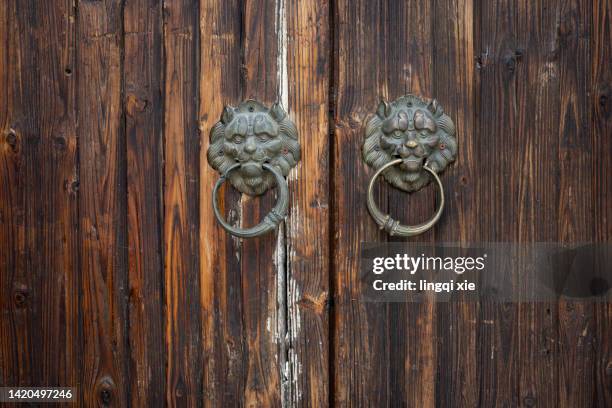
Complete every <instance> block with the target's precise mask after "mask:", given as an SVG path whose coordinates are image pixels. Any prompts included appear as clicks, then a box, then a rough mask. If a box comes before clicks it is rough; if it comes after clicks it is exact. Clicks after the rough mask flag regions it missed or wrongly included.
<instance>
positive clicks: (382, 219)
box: [367, 159, 444, 237]
mask: <svg viewBox="0 0 612 408" xmlns="http://www.w3.org/2000/svg"><path fill="white" fill-rule="evenodd" d="M401 162H402V159H396V160H392V161H390V162H388V163H386V164H385V165H384V166H382V167H381V168H379V169H378V170H377V171H376V173H374V175H373V176H372V178H371V179H370V183H369V185H368V196H367V205H368V211H370V214H371V215H372V218H374V220H375V221H376V224H378V226H379V227H380V229H384V230H385V231H387V233H388V234H389V235H397V236H400V237H412V236H415V235H419V234H422V233H423V232H425V231H427V230H429V229H430V228H431V227H433V226H434V225H435V224H436V222H438V220H439V219H440V216H441V215H442V210H444V188H443V187H442V182H441V181H440V178H439V177H438V175H437V174H436V172H435V171H433V170H432V169H430V168H429V167H428V166H427V164H425V166H423V168H424V169H425V170H427V171H428V172H429V173H430V174H431V175H432V176H433V178H434V180H435V181H436V184H437V186H438V192H439V197H440V200H439V202H440V204H438V208H437V210H436V213H435V214H434V216H433V217H432V218H431V219H430V220H429V221H426V222H424V223H422V224H419V225H402V224H400V222H399V221H397V220H394V219H393V218H391V216H389V214H383V213H382V212H381V211H380V210H379V209H378V207H377V206H376V203H374V182H375V181H376V179H377V178H378V176H380V174H381V173H382V172H384V171H385V170H387V169H388V168H389V167H391V166H395V165H396V164H400V163H401Z"/></svg>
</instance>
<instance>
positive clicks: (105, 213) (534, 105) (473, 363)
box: [0, 0, 612, 407]
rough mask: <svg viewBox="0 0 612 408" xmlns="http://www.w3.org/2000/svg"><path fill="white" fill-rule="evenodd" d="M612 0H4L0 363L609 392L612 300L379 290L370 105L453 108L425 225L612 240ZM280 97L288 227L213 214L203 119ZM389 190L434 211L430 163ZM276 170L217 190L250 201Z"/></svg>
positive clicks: (383, 198) (395, 388) (467, 238)
mask: <svg viewBox="0 0 612 408" xmlns="http://www.w3.org/2000/svg"><path fill="white" fill-rule="evenodd" d="M611 21H612V3H611V2H610V1H606V0H591V1H587V0H563V1H554V0H539V1H528V0H515V1H508V0H503V1H484V0H482V1H473V0H446V1H441V0H437V1H433V0H410V1H403V0H402V1H394V0H387V1H382V0H381V1H366V0H351V1H349V0H333V1H328V0H304V1H292V0H241V1H238V0H231V1H227V0H51V1H36V0H2V1H1V2H0V44H1V47H0V53H1V55H2V57H1V59H0V304H1V314H0V333H1V335H0V386H72V387H76V389H77V401H78V402H79V405H83V406H93V405H102V406H165V405H169V406H220V407H232V406H327V405H334V406H411V407H421V406H428V407H429V406H445V407H446V406H448V407H454V406H465V407H472V406H482V407H489V406H527V407H529V406H539V407H541V406H550V407H586V406H598V407H605V406H611V405H612V351H611V350H612V348H611V346H610V338H611V337H612V306H611V305H610V304H609V303H589V302H577V301H571V302H570V301H560V302H549V303H491V302H480V303H477V302H464V303H434V302H432V301H427V302H423V303H364V302H362V301H360V299H359V296H358V293H357V292H358V284H359V282H358V270H359V268H358V263H359V253H360V247H361V244H362V243H363V242H393V241H396V240H398V239H397V238H390V237H389V236H387V235H386V234H385V233H384V232H381V231H379V230H378V228H377V227H376V225H375V223H374V222H373V221H372V219H371V218H370V216H369V214H368V212H367V209H366V206H365V198H366V197H365V195H366V188H367V183H368V180H369V177H370V176H371V175H372V170H371V169H370V168H368V167H367V166H366V165H365V163H364V162H363V161H362V159H361V150H360V149H361V144H362V140H363V137H364V136H363V134H364V125H365V123H366V120H367V118H368V115H370V114H371V113H373V112H374V111H375V109H376V105H377V103H378V101H379V100H380V98H387V99H388V100H394V99H396V98H397V97H399V96H401V95H404V94H407V93H414V94H419V95H423V96H425V97H428V98H433V97H435V98H437V100H438V101H439V102H440V104H441V105H442V106H443V107H444V109H445V111H446V112H447V113H448V114H449V115H450V116H451V117H452V118H453V119H454V121H455V124H456V127H457V139H458V143H459V152H458V159H457V161H456V162H455V163H454V164H453V165H452V166H451V167H450V168H449V169H448V170H446V171H445V173H444V174H443V177H442V181H443V183H444V186H445V188H446V199H447V206H446V209H445V212H444V215H443V218H442V220H441V221H440V222H439V223H438V224H437V225H436V227H435V228H434V229H432V230H430V231H429V232H427V233H425V234H423V235H420V236H418V237H415V238H411V239H410V240H411V241H414V242H424V243H431V244H434V243H439V242H460V243H467V242H520V243H530V242H539V241H547V242H563V243H575V242H608V241H610V239H611V238H612V223H611V221H610V220H611V219H612V204H611V203H612V182H611V181H610V180H611V177H610V171H611V166H610V157H612V116H611V111H612V102H611V100H612V71H611V69H610V66H611V63H612V45H611V44H612V30H611V29H610V27H611ZM247 98H254V99H257V100H259V101H261V102H263V103H265V104H267V105H270V104H272V103H273V102H275V101H278V102H280V103H281V104H282V105H283V106H284V107H285V109H286V110H287V112H288V113H289V116H290V117H291V119H292V120H293V121H294V122H295V124H296V126H297V129H298V132H299V139H300V143H301V145H302V159H301V161H300V162H299V164H298V165H297V167H296V168H295V169H293V170H292V172H291V174H290V175H289V177H288V182H289V189H290V194H291V201H290V210H289V215H288V216H287V218H286V220H285V222H284V223H283V224H281V227H280V228H279V229H278V231H277V232H275V233H272V234H268V235H266V236H262V237H259V238H255V239H250V240H240V239H236V238H233V237H231V236H230V235H229V234H227V233H226V232H225V231H224V230H223V229H221V228H220V226H219V225H218V223H217V222H216V221H215V219H214V216H213V211H212V206H211V193H212V188H213V186H214V183H215V182H216V180H217V179H218V177H219V175H218V173H216V172H215V171H214V170H213V169H212V168H211V167H210V166H209V165H208V163H207V160H206V149H207V147H208V143H209V139H208V134H209V131H210V129H211V127H212V126H213V125H214V123H215V122H216V121H217V120H218V118H219V116H220V114H221V111H222V108H223V106H224V105H226V104H234V105H235V104H237V103H239V102H240V101H241V100H244V99H247ZM377 199H378V203H379V205H381V208H384V209H385V210H388V211H389V212H391V214H394V215H396V216H398V217H399V218H401V219H402V220H403V221H405V222H417V221H419V220H423V219H425V218H427V217H428V216H430V214H431V213H432V212H433V210H434V208H435V204H436V203H435V197H434V191H433V189H432V188H431V187H429V188H426V189H424V190H422V191H419V192H417V193H415V194H412V195H410V196H407V195H406V194H403V193H401V192H399V191H398V190H396V189H393V188H391V187H389V186H387V185H385V184H384V183H383V184H382V185H381V188H380V189H379V192H378V193H377ZM274 200H275V194H274V192H268V193H267V194H266V195H265V196H264V197H260V198H253V197H248V196H244V195H240V194H239V193H237V192H236V191H235V190H233V189H231V188H225V189H224V190H223V193H222V197H221V199H220V203H221V206H222V208H223V211H224V213H225V215H226V217H228V219H229V220H230V221H231V222H233V223H235V224H238V225H244V226H250V225H254V224H255V223H257V222H258V221H259V220H260V219H261V218H262V217H263V216H264V215H265V214H266V213H267V212H268V210H269V209H270V208H271V207H272V206H273V203H274Z"/></svg>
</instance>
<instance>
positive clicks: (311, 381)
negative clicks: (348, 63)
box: [277, 0, 332, 407]
mask: <svg viewBox="0 0 612 408" xmlns="http://www.w3.org/2000/svg"><path fill="white" fill-rule="evenodd" d="M283 3H286V6H285V10H284V13H285V17H284V18H285V19H286V23H285V24H284V25H283V26H284V27H286V33H285V32H284V31H279V35H281V36H282V38H281V39H280V40H279V42H280V43H281V45H282V44H283V43H284V44H285V45H284V46H285V47H286V48H287V49H286V59H287V62H286V67H285V68H281V67H278V68H277V69H278V72H279V77H280V78H281V80H283V79H284V78H286V79H285V80H286V81H287V83H288V88H289V89H288V95H287V98H288V106H289V108H290V111H291V114H292V118H293V119H294V120H295V124H296V126H297V129H298V134H299V137H300V142H301V144H302V158H301V161H300V162H299V163H298V165H297V169H296V170H294V172H292V174H291V175H290V178H289V189H290V191H291V200H292V201H291V209H292V211H291V213H290V214H289V216H288V219H287V224H286V234H287V240H286V245H287V250H286V254H287V255H286V256H287V279H286V280H287V282H286V290H287V296H286V299H287V300H286V301H287V315H286V319H287V331H288V333H287V339H288V341H289V345H288V358H287V360H288V363H289V366H290V367H291V369H292V373H291V389H290V399H289V400H288V401H286V403H287V404H286V405H287V406H308V407H309V406H315V407H323V406H327V405H328V404H329V380H330V378H329V372H328V366H329V365H328V363H329V353H328V350H329V341H328V339H329V330H328V325H329V256H330V253H329V183H328V181H329V160H330V158H329V153H330V150H329V137H328V132H329V122H328V111H329V100H328V98H329V85H330V78H329V76H330V68H331V66H330V52H331V46H332V43H331V36H330V32H329V28H330V15H329V8H330V4H329V3H328V2H327V1H322V0H307V1H301V2H292V1H286V2H285V1H284V0H283ZM279 13H280V14H281V18H283V16H282V13H283V10H282V9H281V10H280V11H279Z"/></svg>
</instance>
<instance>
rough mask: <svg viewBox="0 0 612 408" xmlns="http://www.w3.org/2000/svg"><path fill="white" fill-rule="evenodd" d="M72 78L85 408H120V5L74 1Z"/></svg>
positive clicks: (123, 356)
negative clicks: (74, 77) (111, 407)
mask: <svg viewBox="0 0 612 408" xmlns="http://www.w3.org/2000/svg"><path fill="white" fill-rule="evenodd" d="M77 7H78V18H77V27H78V34H77V35H78V43H77V63H76V67H75V74H76V75H77V81H78V91H77V101H78V104H79V108H78V129H77V130H78V135H79V163H80V167H79V221H80V235H81V236H80V244H81V246H80V264H81V271H80V272H81V291H82V293H81V296H82V297H81V312H82V315H83V348H82V353H83V354H82V356H83V358H82V364H83V367H82V372H81V376H82V378H81V387H80V390H81V392H82V395H81V396H82V403H83V404H86V405H96V404H100V405H125V404H126V403H127V396H128V392H129V391H128V389H129V387H128V385H127V384H128V381H127V377H126V374H127V361H128V352H127V348H128V346H127V341H126V340H127V333H126V330H127V328H126V322H127V310H126V306H127V305H126V303H125V301H124V300H125V297H126V293H127V291H126V289H127V279H128V274H127V250H126V249H127V245H126V244H127V242H126V237H127V228H126V215H127V211H126V198H127V195H126V185H125V169H126V164H127V163H126V156H125V138H124V126H123V119H122V114H123V111H122V108H123V104H122V102H121V92H122V72H121V64H122V62H121V46H122V36H123V31H122V25H123V23H122V13H121V12H122V9H121V2H120V1H112V0H111V1H100V2H90V1H81V2H79V3H78V5H77Z"/></svg>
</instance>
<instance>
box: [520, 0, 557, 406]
mask: <svg viewBox="0 0 612 408" xmlns="http://www.w3.org/2000/svg"><path fill="white" fill-rule="evenodd" d="M558 3H559V2H557V1H539V2H531V1H519V2H518V4H517V9H518V10H517V19H518V21H519V22H521V21H522V22H523V23H522V27H521V26H519V31H518V42H519V48H518V51H517V52H515V55H517V62H518V64H519V65H520V66H521V67H522V69H521V70H519V71H518V75H520V77H517V78H518V81H517V98H519V99H518V100H520V101H523V102H522V103H520V104H517V105H518V107H517V110H518V113H519V115H518V120H519V123H518V126H519V128H520V129H519V132H520V134H521V135H522V136H523V137H521V139H520V145H518V146H516V147H515V149H519V150H522V151H523V153H522V154H523V156H522V161H521V162H520V163H518V165H517V166H516V167H515V169H514V172H516V173H517V174H520V178H519V180H520V182H519V186H518V187H519V192H518V194H519V195H518V197H517V198H518V199H519V202H518V205H519V208H518V212H517V224H518V236H517V241H518V242H520V243H532V242H542V241H553V242H554V241H556V239H557V231H558V230H557V222H556V208H557V205H558V203H559V190H558V189H557V187H556V181H557V179H556V177H557V174H559V163H558V161H557V157H558V156H557V155H558V150H559V146H558V143H557V140H556V137H555V136H554V135H555V134H556V133H557V128H558V125H559V119H560V113H559V60H558V52H557V48H556V47H557V41H556V40H557V28H558V23H559V4H558ZM534 220H538V222H534ZM533 284H534V277H533V276H528V277H524V278H522V279H520V283H519V288H520V291H521V292H520V293H528V292H529V291H530V290H532V287H533ZM518 307H519V315H518V319H519V325H518V330H519V332H518V338H519V342H518V356H519V359H518V361H517V365H518V366H517V370H518V371H519V375H520V378H519V395H518V399H519V402H520V403H521V404H523V405H525V406H534V405H537V406H542V407H556V406H557V404H558V401H557V397H556V394H557V389H558V377H559V376H558V372H557V365H556V359H557V358H558V347H557V342H556V339H557V338H558V323H557V321H558V317H557V313H556V302H547V303H541V302H538V303H525V302H522V303H520V304H519V305H518Z"/></svg>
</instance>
